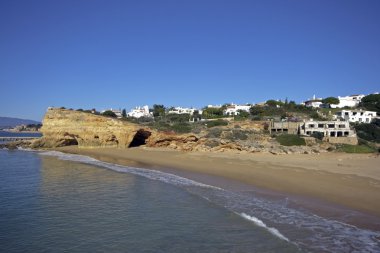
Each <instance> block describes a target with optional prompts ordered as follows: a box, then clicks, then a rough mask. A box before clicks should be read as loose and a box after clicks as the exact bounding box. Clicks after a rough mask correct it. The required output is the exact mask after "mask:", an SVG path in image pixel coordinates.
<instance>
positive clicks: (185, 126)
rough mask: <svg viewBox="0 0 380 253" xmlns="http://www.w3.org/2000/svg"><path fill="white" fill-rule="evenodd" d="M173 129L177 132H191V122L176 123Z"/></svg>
mask: <svg viewBox="0 0 380 253" xmlns="http://www.w3.org/2000/svg"><path fill="white" fill-rule="evenodd" d="M171 129H172V130H173V131H174V132H176V133H190V132H191V126H190V124H189V123H175V124H173V125H172V126H171Z"/></svg>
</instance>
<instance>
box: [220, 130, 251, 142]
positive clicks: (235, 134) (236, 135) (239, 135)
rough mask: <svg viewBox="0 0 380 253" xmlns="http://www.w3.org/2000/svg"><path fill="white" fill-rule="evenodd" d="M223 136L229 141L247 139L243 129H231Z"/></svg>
mask: <svg viewBox="0 0 380 253" xmlns="http://www.w3.org/2000/svg"><path fill="white" fill-rule="evenodd" d="M225 138H226V139H229V140H231V141H236V140H246V139H248V134H247V132H246V131H244V130H239V129H233V130H232V131H231V132H228V133H227V134H226V136H225Z"/></svg>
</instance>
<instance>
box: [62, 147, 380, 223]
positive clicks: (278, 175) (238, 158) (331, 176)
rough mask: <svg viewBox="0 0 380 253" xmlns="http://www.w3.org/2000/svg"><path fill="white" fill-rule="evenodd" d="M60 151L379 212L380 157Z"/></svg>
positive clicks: (379, 214) (165, 151) (215, 182)
mask: <svg viewBox="0 0 380 253" xmlns="http://www.w3.org/2000/svg"><path fill="white" fill-rule="evenodd" d="M57 150H58V151H62V152H67V153H73V154H82V155H87V156H91V157H93V158H96V159H98V160H101V161H105V162H111V163H116V164H121V165H128V166H136V167H145V168H153V169H157V170H163V171H166V172H170V173H173V174H178V175H180V176H185V177H187V178H190V179H193V180H196V181H200V182H202V183H208V184H212V185H215V186H222V187H227V185H229V186H230V187H233V186H237V185H238V186H239V187H242V186H252V187H256V188H259V189H264V190H268V191H272V192H277V193H282V194H290V195H292V196H295V197H299V198H308V199H309V200H310V199H311V200H312V202H314V203H316V206H318V202H319V201H321V202H322V203H329V204H331V205H336V206H339V207H342V208H348V209H350V210H356V211H360V212H362V213H365V214H369V215H371V216H375V217H377V218H380V166H379V164H380V157H379V156H378V155H374V154H343V153H325V154H319V155H281V156H275V155H272V154H261V153H258V154H236V153H206V152H179V151H175V150H168V149H153V148H144V147H140V148H133V149H113V148H112V149H109V148H96V149H79V148H77V147H74V146H72V147H63V148H58V149H57Z"/></svg>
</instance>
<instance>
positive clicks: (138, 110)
mask: <svg viewBox="0 0 380 253" xmlns="http://www.w3.org/2000/svg"><path fill="white" fill-rule="evenodd" d="M127 116H128V117H132V118H137V119H138V118H141V117H147V118H150V117H153V113H151V112H149V107H148V106H147V105H145V106H142V107H140V106H138V107H135V108H134V109H132V110H131V111H130V112H129V113H127Z"/></svg>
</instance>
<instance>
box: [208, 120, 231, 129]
mask: <svg viewBox="0 0 380 253" xmlns="http://www.w3.org/2000/svg"><path fill="white" fill-rule="evenodd" d="M206 124H207V127H208V128H210V127H216V126H227V125H228V121H226V120H221V119H218V120H213V121H207V123H206Z"/></svg>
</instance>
